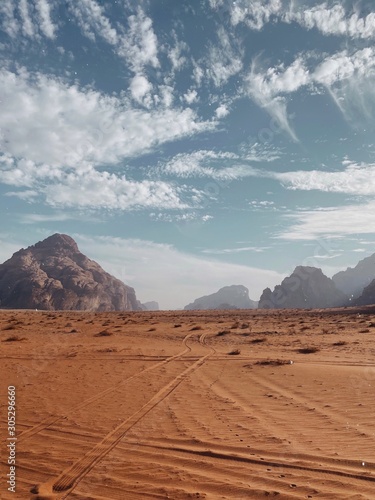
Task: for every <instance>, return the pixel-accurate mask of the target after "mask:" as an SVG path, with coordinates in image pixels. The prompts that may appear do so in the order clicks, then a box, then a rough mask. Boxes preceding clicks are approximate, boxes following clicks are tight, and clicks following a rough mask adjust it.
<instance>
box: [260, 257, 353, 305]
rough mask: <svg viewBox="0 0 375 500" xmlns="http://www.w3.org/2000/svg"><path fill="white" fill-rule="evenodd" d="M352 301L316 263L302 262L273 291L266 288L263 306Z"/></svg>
mask: <svg viewBox="0 0 375 500" xmlns="http://www.w3.org/2000/svg"><path fill="white" fill-rule="evenodd" d="M347 302H348V298H347V296H346V295H345V294H344V293H343V292H342V291H341V290H338V289H337V288H336V286H335V284H334V282H333V281H332V280H331V279H330V278H328V277H327V276H325V275H324V274H323V273H322V270H321V269H318V268H316V267H307V266H298V267H296V268H295V270H294V271H293V273H292V274H291V275H290V276H289V277H287V278H285V279H284V280H283V281H282V283H281V285H277V286H276V287H275V288H274V291H273V292H272V291H271V290H270V289H269V288H266V289H265V290H264V291H263V293H262V296H261V298H260V300H259V306H258V307H259V309H294V308H302V309H309V308H323V307H340V306H344V305H346V303H347Z"/></svg>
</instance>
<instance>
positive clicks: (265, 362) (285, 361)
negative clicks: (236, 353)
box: [255, 359, 293, 366]
mask: <svg viewBox="0 0 375 500" xmlns="http://www.w3.org/2000/svg"><path fill="white" fill-rule="evenodd" d="M255 364H256V365H260V366H282V365H291V364H293V361H290V360H289V359H262V360H261V361H257V362H256V363H255Z"/></svg>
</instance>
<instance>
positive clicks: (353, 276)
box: [332, 254, 375, 300]
mask: <svg viewBox="0 0 375 500" xmlns="http://www.w3.org/2000/svg"><path fill="white" fill-rule="evenodd" d="M373 279H375V254H373V255H370V257H366V258H365V259H362V260H360V261H359V262H358V264H357V265H356V266H355V267H348V268H347V269H346V271H340V272H339V273H337V274H335V275H334V276H333V277H332V280H333V281H334V283H335V285H336V287H337V288H338V289H339V290H341V291H342V292H344V293H345V294H346V295H347V296H348V297H349V300H355V299H357V298H358V297H359V296H360V295H361V294H362V292H363V290H364V288H365V287H367V286H368V285H369V284H370V283H371V282H372V280H373Z"/></svg>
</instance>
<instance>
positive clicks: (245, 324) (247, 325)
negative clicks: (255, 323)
mask: <svg viewBox="0 0 375 500" xmlns="http://www.w3.org/2000/svg"><path fill="white" fill-rule="evenodd" d="M249 326H250V325H249V323H242V325H241V326H240V328H241V329H242V330H245V328H249Z"/></svg>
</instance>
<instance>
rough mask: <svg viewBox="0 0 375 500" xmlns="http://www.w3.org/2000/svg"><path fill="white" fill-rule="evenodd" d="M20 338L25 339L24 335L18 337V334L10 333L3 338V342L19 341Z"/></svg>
mask: <svg viewBox="0 0 375 500" xmlns="http://www.w3.org/2000/svg"><path fill="white" fill-rule="evenodd" d="M22 340H26V339H25V337H19V336H18V335H12V336H11V337H8V338H7V339H4V340H3V342H21V341H22Z"/></svg>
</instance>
